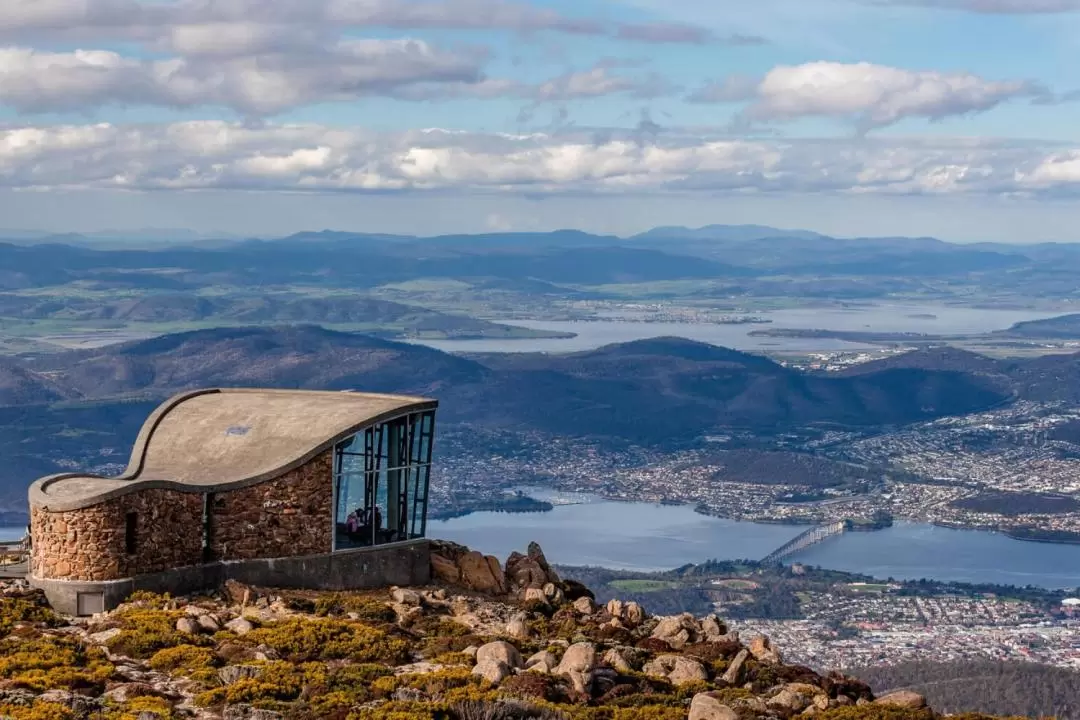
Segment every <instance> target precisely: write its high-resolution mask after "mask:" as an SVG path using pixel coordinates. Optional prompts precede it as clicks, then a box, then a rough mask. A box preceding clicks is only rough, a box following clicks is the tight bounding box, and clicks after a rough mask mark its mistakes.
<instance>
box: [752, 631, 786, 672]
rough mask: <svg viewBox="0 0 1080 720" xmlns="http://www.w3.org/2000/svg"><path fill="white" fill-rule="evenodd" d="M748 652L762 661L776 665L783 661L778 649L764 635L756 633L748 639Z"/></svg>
mask: <svg viewBox="0 0 1080 720" xmlns="http://www.w3.org/2000/svg"><path fill="white" fill-rule="evenodd" d="M750 654H751V655H753V656H754V657H755V658H757V660H758V661H760V662H763V663H770V664H772V665H778V664H780V663H782V662H783V661H784V658H783V655H781V654H780V651H779V650H777V649H776V648H774V647H773V644H772V641H771V640H769V638H768V636H766V635H758V636H757V637H755V638H754V639H753V640H751V641H750Z"/></svg>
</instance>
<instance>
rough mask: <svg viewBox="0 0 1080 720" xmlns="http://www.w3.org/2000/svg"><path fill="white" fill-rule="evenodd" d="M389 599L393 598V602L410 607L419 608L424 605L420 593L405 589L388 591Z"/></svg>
mask: <svg viewBox="0 0 1080 720" xmlns="http://www.w3.org/2000/svg"><path fill="white" fill-rule="evenodd" d="M390 597H392V598H394V602H396V603H400V604H402V605H408V606H410V607H420V606H421V605H423V604H424V599H423V598H422V597H421V596H420V593H418V592H416V591H415V590H409V589H407V588H394V589H393V590H391V591H390Z"/></svg>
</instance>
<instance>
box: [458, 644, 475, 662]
mask: <svg viewBox="0 0 1080 720" xmlns="http://www.w3.org/2000/svg"><path fill="white" fill-rule="evenodd" d="M479 649H480V648H478V647H476V646H475V645H470V646H469V647H467V648H465V649H464V650H462V651H461V652H462V654H463V655H468V656H469V657H471V658H473V659H474V660H475V659H476V652H477V651H478V650H479Z"/></svg>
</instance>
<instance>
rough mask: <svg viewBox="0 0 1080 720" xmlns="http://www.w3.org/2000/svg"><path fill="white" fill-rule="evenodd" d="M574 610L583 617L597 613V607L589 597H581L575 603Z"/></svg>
mask: <svg viewBox="0 0 1080 720" xmlns="http://www.w3.org/2000/svg"><path fill="white" fill-rule="evenodd" d="M574 610H576V611H577V612H579V613H581V614H582V615H592V614H593V613H594V612H596V605H595V604H594V603H593V601H592V599H590V598H588V597H579V598H578V599H577V600H575V601H574Z"/></svg>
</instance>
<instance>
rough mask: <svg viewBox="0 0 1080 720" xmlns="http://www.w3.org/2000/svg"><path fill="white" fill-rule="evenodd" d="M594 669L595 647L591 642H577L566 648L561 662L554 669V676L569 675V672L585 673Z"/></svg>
mask: <svg viewBox="0 0 1080 720" xmlns="http://www.w3.org/2000/svg"><path fill="white" fill-rule="evenodd" d="M595 667H596V646H595V645H593V644H592V643H591V642H579V643H576V644H574V645H571V646H570V647H568V648H566V652H565V653H564V654H563V657H562V662H560V663H559V666H558V667H557V668H555V674H556V675H569V674H570V673H571V672H581V673H586V672H590V671H592V670H593V668H595Z"/></svg>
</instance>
